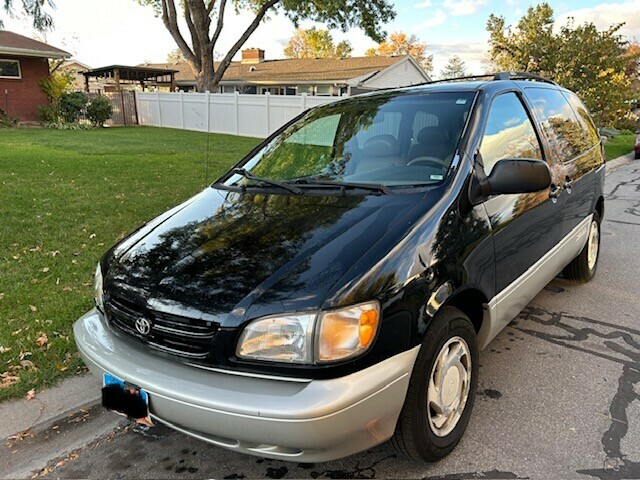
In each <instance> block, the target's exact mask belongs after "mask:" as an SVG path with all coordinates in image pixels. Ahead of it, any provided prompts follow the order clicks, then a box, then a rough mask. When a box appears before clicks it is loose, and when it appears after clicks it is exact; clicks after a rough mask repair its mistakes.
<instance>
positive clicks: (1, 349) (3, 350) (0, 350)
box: [0, 345, 11, 353]
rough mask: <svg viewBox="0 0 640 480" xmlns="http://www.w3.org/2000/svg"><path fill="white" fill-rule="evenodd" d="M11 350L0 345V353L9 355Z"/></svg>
mask: <svg viewBox="0 0 640 480" xmlns="http://www.w3.org/2000/svg"><path fill="white" fill-rule="evenodd" d="M10 350H11V347H3V346H2V345H0V353H7V352H9V351H10Z"/></svg>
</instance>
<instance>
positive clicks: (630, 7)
mask: <svg viewBox="0 0 640 480" xmlns="http://www.w3.org/2000/svg"><path fill="white" fill-rule="evenodd" d="M569 17H573V18H574V19H575V23H576V25H579V24H581V23H584V22H593V23H594V24H595V25H596V27H598V28H599V29H600V30H605V29H607V28H609V27H610V26H611V25H614V24H618V23H625V25H624V26H623V27H622V28H621V29H620V33H621V34H622V35H624V36H626V37H627V38H629V39H633V38H635V39H640V2H638V1H637V0H634V1H630V2H620V3H602V4H600V5H596V6H595V7H589V8H580V9H576V10H570V11H568V12H566V13H563V14H562V15H561V16H559V17H558V22H557V23H558V24H559V25H564V24H565V23H566V22H567V20H568V19H569Z"/></svg>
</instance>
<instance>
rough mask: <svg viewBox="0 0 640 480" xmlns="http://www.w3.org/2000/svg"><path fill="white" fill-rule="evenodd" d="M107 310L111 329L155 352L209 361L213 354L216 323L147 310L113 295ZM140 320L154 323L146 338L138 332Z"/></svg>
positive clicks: (107, 303) (108, 302)
mask: <svg viewBox="0 0 640 480" xmlns="http://www.w3.org/2000/svg"><path fill="white" fill-rule="evenodd" d="M105 307H106V313H107V319H108V320H109V323H110V324H111V325H112V326H114V327H116V328H117V329H118V330H121V331H122V332H124V333H126V334H127V335H129V336H131V337H133V338H135V339H137V340H139V341H141V342H143V343H145V344H147V345H149V347H151V348H153V349H155V350H159V351H161V352H164V353H169V354H172V355H178V356H181V357H186V358H191V359H199V360H206V359H207V358H208V357H209V356H210V354H211V345H212V341H213V337H214V336H215V334H216V326H215V324H214V323H213V322H210V321H207V320H200V319H194V318H189V317H184V316H179V315H173V314H168V313H165V312H159V311H155V310H149V309H145V308H142V307H140V306H138V305H135V304H134V303H132V302H129V301H127V300H125V299H123V298H114V297H113V296H112V297H110V298H109V299H108V300H107V302H106V305H105ZM140 318H145V319H146V320H148V321H149V322H150V323H151V329H150V331H149V333H147V334H146V335H145V334H142V333H140V332H139V331H138V330H137V329H136V321H137V320H138V319H140Z"/></svg>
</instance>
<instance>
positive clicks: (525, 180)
mask: <svg viewBox="0 0 640 480" xmlns="http://www.w3.org/2000/svg"><path fill="white" fill-rule="evenodd" d="M487 183H488V190H489V194H490V195H499V194H509V193H533V192H539V191H540V190H544V189H545V188H549V186H550V185H551V170H550V169H549V165H547V162H545V161H543V160H532V159H524V158H521V159H504V160H500V161H499V162H497V163H496V164H495V165H494V166H493V170H492V171H491V174H490V175H489V177H488V178H487Z"/></svg>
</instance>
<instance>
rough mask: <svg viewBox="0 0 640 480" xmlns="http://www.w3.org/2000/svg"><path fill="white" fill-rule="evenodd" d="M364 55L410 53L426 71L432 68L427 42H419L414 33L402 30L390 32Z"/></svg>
mask: <svg viewBox="0 0 640 480" xmlns="http://www.w3.org/2000/svg"><path fill="white" fill-rule="evenodd" d="M365 55H367V56H369V57H373V56H376V55H381V56H385V57H391V56H393V55H411V56H412V57H413V58H414V59H416V60H417V61H418V63H419V64H420V66H421V67H422V68H423V69H424V70H425V71H426V72H430V71H431V70H433V55H427V44H426V43H423V42H421V41H420V39H419V38H418V37H417V36H416V35H407V34H406V33H404V32H394V33H392V34H391V35H389V38H387V39H386V40H385V41H384V42H382V43H380V44H379V45H378V46H377V47H375V48H370V49H369V50H367V51H366V52H365Z"/></svg>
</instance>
